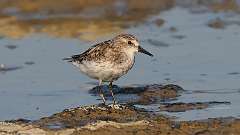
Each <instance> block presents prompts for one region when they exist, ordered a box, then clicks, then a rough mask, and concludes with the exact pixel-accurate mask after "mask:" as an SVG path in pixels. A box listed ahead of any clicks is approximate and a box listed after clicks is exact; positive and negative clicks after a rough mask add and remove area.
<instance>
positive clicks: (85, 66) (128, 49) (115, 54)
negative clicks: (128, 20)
mask: <svg viewBox="0 0 240 135" xmlns="http://www.w3.org/2000/svg"><path fill="white" fill-rule="evenodd" d="M136 52H141V53H144V54H147V55H149V56H153V55H152V54H151V53H149V52H148V51H146V50H145V49H143V48H142V47H141V46H140V45H139V42H138V40H137V38H136V37H135V36H133V35H131V34H121V35H118V36H116V37H114V38H113V39H111V40H107V41H104V42H101V43H99V44H96V45H94V46H92V47H91V48H89V49H88V50H86V51H85V52H83V53H82V54H78V55H73V56H71V57H69V58H64V59H63V60H67V61H68V62H71V63H72V64H73V65H74V66H76V67H77V68H79V69H80V71H81V72H82V73H84V74H86V75H87V76H89V77H90V78H93V79H97V80H99V87H98V92H99V95H100V96H101V98H102V100H103V103H104V104H105V102H106V100H105V98H104V95H103V92H102V90H101V87H100V86H101V84H102V82H109V91H110V92H111V94H112V98H113V104H115V103H116V100H115V97H114V94H113V92H112V83H113V81H116V80H117V79H118V78H120V77H121V76H122V75H124V74H126V73H127V72H128V71H129V70H130V69H131V68H132V66H133V64H134V61H135V60H134V56H135V54H136Z"/></svg>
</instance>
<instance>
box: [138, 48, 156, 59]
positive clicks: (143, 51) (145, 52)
mask: <svg viewBox="0 0 240 135" xmlns="http://www.w3.org/2000/svg"><path fill="white" fill-rule="evenodd" d="M138 52H141V53H144V54H147V55H149V56H151V57H153V55H152V54H151V53H150V52H148V51H146V50H145V49H143V48H142V47H141V46H138Z"/></svg>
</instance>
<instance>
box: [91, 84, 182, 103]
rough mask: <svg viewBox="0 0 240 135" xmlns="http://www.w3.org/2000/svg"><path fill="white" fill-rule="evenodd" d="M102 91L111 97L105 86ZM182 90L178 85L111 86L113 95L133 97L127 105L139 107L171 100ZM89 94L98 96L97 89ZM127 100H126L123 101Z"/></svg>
mask: <svg viewBox="0 0 240 135" xmlns="http://www.w3.org/2000/svg"><path fill="white" fill-rule="evenodd" d="M100 89H102V90H103V93H104V96H106V97H107V98H109V97H111V93H110V92H109V90H108V87H107V86H104V87H101V88H100ZM183 91H184V89H183V88H181V87H180V86H178V85H174V84H168V85H160V84H152V85H146V86H139V87H122V88H120V87H117V86H116V85H114V86H113V93H114V94H115V95H123V96H124V95H129V94H132V95H135V96H137V98H134V99H132V98H131V97H130V98H131V99H132V100H130V101H129V102H128V104H139V105H150V104H154V103H157V102H158V101H164V100H171V99H175V98H176V97H178V96H180V93H181V92H183ZM89 93H90V94H93V95H94V96H98V88H97V87H95V88H93V89H91V90H89ZM125 100H127V99H125Z"/></svg>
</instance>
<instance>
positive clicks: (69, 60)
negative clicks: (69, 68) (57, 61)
mask: <svg viewBox="0 0 240 135" xmlns="http://www.w3.org/2000/svg"><path fill="white" fill-rule="evenodd" d="M62 60H66V61H68V62H72V61H73V58H71V57H68V58H63V59H62Z"/></svg>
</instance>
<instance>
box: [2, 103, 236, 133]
mask: <svg viewBox="0 0 240 135" xmlns="http://www.w3.org/2000/svg"><path fill="white" fill-rule="evenodd" d="M112 107H113V106H112V105H108V106H103V105H92V106H83V107H77V108H72V109H66V110H64V111H62V112H60V113H56V114H53V115H52V116H50V117H44V118H41V119H39V120H36V121H28V120H23V119H19V120H14V121H5V122H0V134H65V135H78V134H79V135H80V134H107V135H108V134H109V135H110V134H113V133H114V134H142V135H145V134H146V135H147V134H168V135H175V134H178V135H190V134H191V135H231V134H239V133H240V128H239V127H240V119H235V118H214V119H206V120H197V121H174V120H173V119H171V118H168V117H167V116H163V115H157V114H154V113H150V112H148V111H146V110H144V109H140V108H136V107H133V106H128V105H115V106H114V109H113V108H112Z"/></svg>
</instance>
